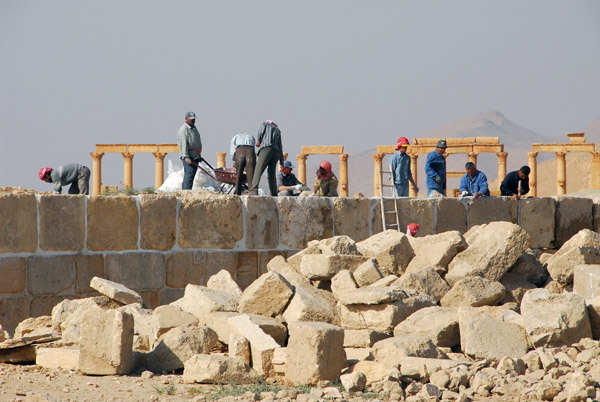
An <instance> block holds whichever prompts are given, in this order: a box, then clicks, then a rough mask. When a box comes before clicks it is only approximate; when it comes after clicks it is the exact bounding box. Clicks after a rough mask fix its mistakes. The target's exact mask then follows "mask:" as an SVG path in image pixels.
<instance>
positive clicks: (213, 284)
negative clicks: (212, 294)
mask: <svg viewBox="0 0 600 402" xmlns="http://www.w3.org/2000/svg"><path fill="white" fill-rule="evenodd" d="M206 287H207V288H209V289H216V290H222V291H223V292H227V293H229V294H230V295H232V296H233V297H236V298H238V297H240V296H241V294H242V289H240V287H239V286H238V284H237V283H235V281H234V280H233V278H232V277H231V274H230V273H229V271H226V270H224V269H222V270H221V271H219V273H218V274H215V275H213V276H211V277H210V279H209V280H208V282H207V283H206Z"/></svg>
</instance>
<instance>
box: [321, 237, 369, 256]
mask: <svg viewBox="0 0 600 402" xmlns="http://www.w3.org/2000/svg"><path fill="white" fill-rule="evenodd" d="M313 241H314V242H315V245H316V246H317V247H318V248H319V250H321V253H323V254H329V255H333V254H338V255H356V256H360V253H359V251H358V249H357V248H356V242H355V241H354V240H352V239H351V238H350V237H348V236H345V235H341V236H333V237H330V238H328V239H323V240H319V241H317V240H313Z"/></svg>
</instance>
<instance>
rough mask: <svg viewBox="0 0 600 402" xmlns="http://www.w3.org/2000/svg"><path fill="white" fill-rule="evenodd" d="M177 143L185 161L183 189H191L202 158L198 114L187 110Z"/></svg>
mask: <svg viewBox="0 0 600 402" xmlns="http://www.w3.org/2000/svg"><path fill="white" fill-rule="evenodd" d="M177 145H179V156H180V158H181V161H182V162H183V183H182V185H181V188H182V189H183V190H191V189H192V186H193V184H194V177H196V170H198V163H200V161H201V160H202V155H201V154H202V140H201V139H200V133H199V132H198V129H197V128H196V114H195V113H194V112H187V113H186V114H185V123H183V125H182V126H181V127H180V128H179V131H178V132H177Z"/></svg>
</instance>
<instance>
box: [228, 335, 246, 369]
mask: <svg viewBox="0 0 600 402" xmlns="http://www.w3.org/2000/svg"><path fill="white" fill-rule="evenodd" d="M227 347H228V349H229V350H228V353H229V357H234V358H237V359H240V360H241V361H243V362H244V364H246V365H248V366H249V365H250V342H248V339H246V338H244V337H243V336H241V335H238V334H231V335H229V342H228V343H227Z"/></svg>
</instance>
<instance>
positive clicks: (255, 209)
mask: <svg viewBox="0 0 600 402" xmlns="http://www.w3.org/2000/svg"><path fill="white" fill-rule="evenodd" d="M245 206H246V214H245V217H244V220H245V222H246V232H245V234H244V237H245V239H246V249H248V250H256V249H270V248H277V247H278V246H279V212H278V210H277V201H276V198H273V197H247V198H246V205H245Z"/></svg>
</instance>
